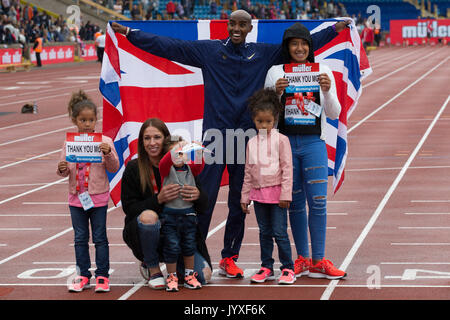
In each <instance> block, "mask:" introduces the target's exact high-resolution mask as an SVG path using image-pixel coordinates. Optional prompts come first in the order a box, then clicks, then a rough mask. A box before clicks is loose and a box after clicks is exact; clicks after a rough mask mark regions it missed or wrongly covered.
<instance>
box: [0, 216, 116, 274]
mask: <svg viewBox="0 0 450 320" xmlns="http://www.w3.org/2000/svg"><path fill="white" fill-rule="evenodd" d="M116 208H117V207H111V208H109V209H108V210H107V212H110V211H112V210H114V209H116ZM72 230H73V228H72V227H70V228H67V229H65V230H63V231H61V232H59V233H57V234H55V235H53V236H51V237H49V238H47V239H45V240H42V241H41V242H38V243H36V244H35V245H32V246H31V247H28V248H26V249H24V250H22V251H19V252H17V253H15V254H13V255H12V256H9V257H7V258H5V259H3V260H0V265H2V264H4V263H6V262H8V261H11V260H13V259H15V258H17V257H20V256H21V255H23V254H25V253H27V252H30V251H31V250H34V249H36V248H39V247H41V246H43V245H44V244H47V243H48V242H50V241H52V240H54V239H56V238H59V237H61V236H63V235H65V234H66V233H68V232H70V231H72Z"/></svg>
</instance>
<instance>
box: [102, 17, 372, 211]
mask: <svg viewBox="0 0 450 320" xmlns="http://www.w3.org/2000/svg"><path fill="white" fill-rule="evenodd" d="M338 20H341V19H340V18H338V19H328V20H305V21H299V22H301V23H302V24H304V25H305V26H306V27H307V28H308V29H309V30H310V31H311V33H315V32H318V31H320V30H322V29H323V28H326V27H328V26H330V25H333V24H335V23H336V22H337V21H338ZM295 22H297V21H295V20H259V21H258V20H253V21H252V24H253V30H252V32H250V33H249V34H248V35H247V39H246V41H247V42H266V43H275V44H278V43H281V40H282V36H283V33H284V30H285V29H286V28H288V27H289V26H290V25H292V24H293V23H295ZM120 23H121V24H123V25H126V26H128V27H130V28H136V29H140V30H143V31H147V32H151V33H155V34H160V35H165V36H171V37H174V38H179V39H183V40H204V39H225V38H227V36H228V34H227V30H226V25H227V21H225V20H198V21H127V22H123V21H121V22H120ZM315 57H316V62H320V63H324V64H327V65H328V66H329V67H330V68H331V70H332V71H333V75H334V77H335V80H336V86H337V94H338V98H339V101H340V103H341V107H342V111H341V114H340V116H339V119H336V120H330V119H327V128H326V130H327V134H326V137H327V140H326V144H327V150H328V169H329V175H332V176H333V188H334V192H336V191H337V190H338V189H339V187H340V186H341V185H342V182H343V180H344V168H345V162H346V158H347V154H348V147H347V119H348V117H349V116H350V114H351V113H352V112H353V110H354V109H355V107H356V105H357V102H358V98H359V97H360V96H361V89H362V88H361V87H362V86H361V79H362V78H363V77H364V76H367V75H368V74H370V73H371V68H370V66H369V63H368V60H367V56H366V54H365V52H364V49H363V48H362V45H361V41H360V37H359V35H358V32H357V30H356V27H355V25H354V23H352V24H351V25H350V27H349V28H346V30H344V31H342V32H340V33H339V35H338V36H337V37H336V38H334V39H333V40H332V41H331V42H329V43H328V44H327V45H325V46H323V47H322V48H319V49H317V50H316V51H315ZM100 91H101V93H102V95H103V134H105V135H107V136H109V137H111V138H112V139H113V140H114V144H115V147H116V150H117V153H118V154H119V159H120V169H119V171H117V172H116V173H114V174H109V180H110V186H111V198H112V200H113V202H114V204H115V205H120V185H121V183H120V182H121V178H122V173H123V171H124V169H125V165H126V164H127V162H128V161H129V160H131V159H133V158H135V157H137V138H138V134H139V129H140V127H141V124H142V122H144V121H145V120H146V119H147V118H150V117H158V118H160V119H161V120H163V121H164V122H165V123H166V124H167V126H168V128H169V130H170V131H171V132H174V131H177V132H188V133H189V135H190V137H191V138H192V139H193V140H197V141H201V140H202V137H201V135H202V131H201V128H202V118H203V101H204V100H203V77H202V72H201V69H199V68H196V67H192V66H187V65H182V64H180V63H176V62H172V61H169V60H166V59H164V58H160V57H157V56H154V55H152V54H150V53H147V52H144V51H142V50H140V49H138V48H136V47H135V46H133V45H132V44H131V43H130V42H129V41H128V40H127V39H126V38H125V37H124V36H123V35H121V34H115V33H114V31H113V30H112V28H111V26H110V25H109V24H108V27H107V33H106V45H105V54H104V56H103V64H102V71H101V78H100Z"/></svg>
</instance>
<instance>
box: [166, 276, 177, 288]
mask: <svg viewBox="0 0 450 320" xmlns="http://www.w3.org/2000/svg"><path fill="white" fill-rule="evenodd" d="M166 291H171V292H177V291H178V278H177V277H176V276H175V274H173V273H169V274H168V275H167V279H166Z"/></svg>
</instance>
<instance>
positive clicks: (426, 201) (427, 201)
mask: <svg viewBox="0 0 450 320" xmlns="http://www.w3.org/2000/svg"><path fill="white" fill-rule="evenodd" d="M411 202H418V203H420V202H425V203H429V202H433V203H434V202H450V200H411Z"/></svg>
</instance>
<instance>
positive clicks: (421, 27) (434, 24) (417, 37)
mask: <svg viewBox="0 0 450 320" xmlns="http://www.w3.org/2000/svg"><path fill="white" fill-rule="evenodd" d="M390 29H391V30H390V37H391V44H403V42H404V41H406V42H407V43H408V44H414V43H416V44H422V43H424V42H431V43H439V42H441V43H448V42H449V41H450V19H437V20H432V19H423V20H422V19H420V20H417V19H416V20H391V24H390Z"/></svg>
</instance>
